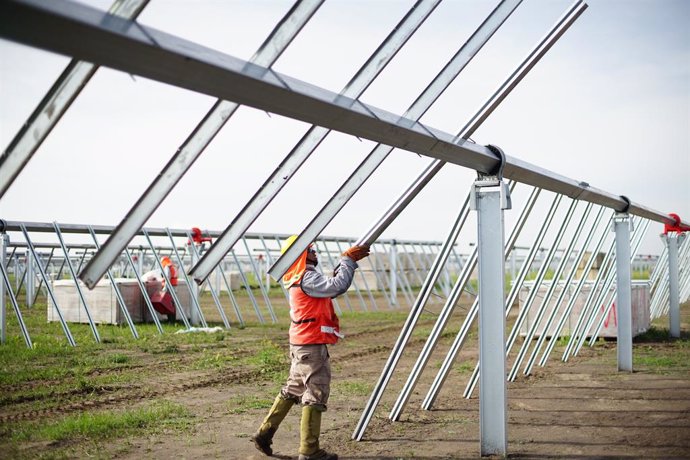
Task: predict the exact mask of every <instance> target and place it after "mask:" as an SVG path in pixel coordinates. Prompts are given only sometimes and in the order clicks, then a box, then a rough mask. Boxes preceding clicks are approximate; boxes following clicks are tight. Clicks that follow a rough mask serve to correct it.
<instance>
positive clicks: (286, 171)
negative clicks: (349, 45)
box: [191, 0, 440, 281]
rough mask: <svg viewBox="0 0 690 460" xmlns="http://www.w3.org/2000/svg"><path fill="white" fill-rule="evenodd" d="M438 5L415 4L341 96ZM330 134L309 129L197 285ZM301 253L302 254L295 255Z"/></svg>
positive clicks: (431, 1)
mask: <svg viewBox="0 0 690 460" xmlns="http://www.w3.org/2000/svg"><path fill="white" fill-rule="evenodd" d="M439 3H440V0H419V1H417V2H416V3H415V5H414V6H413V7H412V8H411V9H410V11H409V12H408V13H407V14H406V15H405V17H404V18H403V19H402V20H401V21H400V22H399V23H398V25H397V26H396V27H395V28H394V29H393V31H392V32H391V33H390V34H389V35H388V36H387V37H386V39H385V40H384V41H383V42H382V43H381V45H379V47H378V48H377V49H376V50H375V51H374V53H373V54H372V55H371V56H370V57H369V59H367V61H366V62H365V63H364V65H363V66H362V67H361V68H360V69H359V70H358V71H357V73H355V75H354V76H353V77H352V79H351V80H350V81H349V82H348V83H347V85H345V88H343V90H342V91H341V92H340V95H341V96H342V97H347V98H352V99H357V98H359V97H360V96H361V95H362V93H364V91H365V90H366V89H367V88H368V87H369V85H371V83H372V82H373V81H374V80H375V79H376V78H377V77H378V76H379V74H380V73H381V72H382V71H383V69H385V68H386V66H387V65H388V63H389V62H390V61H391V60H392V59H393V57H394V56H395V55H396V54H397V53H398V51H399V50H400V49H401V48H402V47H403V46H404V45H405V43H407V41H408V39H409V38H410V37H411V36H412V35H413V34H414V33H415V32H416V31H417V29H418V28H419V26H420V25H421V24H422V23H423V22H424V21H425V20H426V19H427V18H428V17H429V15H430V14H431V13H432V12H433V11H434V9H435V8H436V6H438V4H439ZM329 133H330V130H329V129H327V128H323V127H321V126H316V125H315V126H312V127H311V128H310V129H309V131H307V133H306V134H305V135H304V136H303V137H302V139H300V141H299V142H298V143H297V145H295V147H293V148H292V150H291V151H290V153H288V155H287V156H286V157H285V158H284V159H283V161H282V162H281V163H280V165H279V166H278V167H277V168H276V169H275V170H274V171H273V172H272V173H271V175H270V176H269V178H268V179H267V180H266V181H265V182H264V183H263V185H262V186H261V187H260V188H259V190H258V191H257V192H256V193H255V194H254V196H253V197H252V198H251V199H250V200H249V202H247V204H245V206H244V207H243V208H242V210H241V211H240V212H239V214H237V216H235V218H234V219H233V221H232V222H231V223H230V225H228V227H227V228H226V229H225V230H224V231H223V233H222V234H221V236H220V237H219V238H218V239H217V240H216V243H215V244H214V245H213V246H212V247H211V248H210V249H209V251H208V252H207V253H206V254H204V257H203V258H202V260H201V261H199V263H198V264H197V266H195V267H193V268H192V270H191V273H192V275H193V276H194V278H195V279H196V280H197V281H199V280H202V279H204V278H206V276H208V273H209V270H210V268H211V267H212V266H213V265H214V263H217V262H218V261H220V260H221V259H222V258H223V257H224V256H225V254H226V253H227V252H228V251H229V250H230V249H231V248H232V247H233V246H234V245H235V243H237V241H238V240H239V239H240V237H241V236H242V235H243V234H244V233H245V232H246V231H247V229H248V228H249V226H250V225H251V224H252V223H253V222H254V221H255V220H256V219H257V217H258V216H259V215H260V214H261V213H262V212H263V211H264V209H266V207H267V206H268V205H269V203H270V202H271V201H272V200H273V198H275V196H276V195H277V194H278V193H279V192H280V190H282V188H283V187H284V186H285V184H286V183H287V182H288V181H289V180H290V179H291V178H292V176H293V175H294V174H295V173H296V172H297V170H298V169H299V168H300V167H301V166H302V165H303V164H304V162H305V161H306V160H307V159H308V158H309V157H310V156H311V154H312V153H313V152H314V151H315V150H316V148H317V147H318V146H319V145H320V144H321V142H322V141H323V140H324V139H325V138H326V136H328V134H329ZM314 239H316V237H314V238H312V239H311V240H309V242H308V244H311V243H312V242H313V241H314ZM295 243H297V242H295ZM295 243H293V246H295ZM308 244H307V245H308ZM305 248H306V246H304V248H302V251H303V250H304V249H305ZM300 253H301V251H300V252H299V253H298V254H300ZM279 259H280V258H279ZM288 268H289V267H288ZM281 276H282V273H281ZM274 278H275V279H279V278H280V276H274Z"/></svg>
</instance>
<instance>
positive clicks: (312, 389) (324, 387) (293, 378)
mask: <svg viewBox="0 0 690 460" xmlns="http://www.w3.org/2000/svg"><path fill="white" fill-rule="evenodd" d="M290 359H291V360H292V364H291V365H290V375H289V376H288V379H287V383H286V384H285V386H284V387H283V388H282V389H281V391H280V393H281V395H282V396H283V397H284V398H289V399H296V400H298V401H300V402H301V403H302V404H304V405H313V406H322V407H323V410H326V403H327V402H328V396H329V394H330V391H331V362H330V357H329V355H328V347H327V346H326V345H290Z"/></svg>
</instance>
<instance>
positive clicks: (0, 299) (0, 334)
mask: <svg viewBox="0 0 690 460" xmlns="http://www.w3.org/2000/svg"><path fill="white" fill-rule="evenodd" d="M0 225H4V223H3V222H1V221H0ZM9 244H10V236H9V235H8V234H7V233H5V230H4V229H0V266H2V269H3V270H5V267H7V259H6V257H7V247H8V246H9ZM9 281H10V280H9V277H8V278H7V283H8V286H7V290H9V291H10V292H12V286H10V285H9ZM5 297H6V295H5V283H4V282H2V283H0V343H5V340H6V338H7V311H6V309H5V305H6V302H5V300H6V299H5Z"/></svg>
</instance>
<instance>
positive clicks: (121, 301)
mask: <svg viewBox="0 0 690 460" xmlns="http://www.w3.org/2000/svg"><path fill="white" fill-rule="evenodd" d="M55 225H56V226H57V224H55ZM89 231H90V233H91V238H93V243H94V245H95V247H96V250H98V247H99V244H98V239H97V238H96V234H95V233H94V231H93V228H90V227H89ZM126 250H127V249H125V251H126ZM106 273H107V275H108V279H109V280H110V283H111V286H112V287H113V290H114V291H115V297H117V300H118V303H119V305H120V311H121V312H122V316H124V318H125V321H126V322H127V326H129V330H130V331H131V332H132V336H133V337H134V338H135V339H138V338H139V333H138V332H137V328H136V327H135V326H134V322H133V321H132V317H131V316H130V314H129V310H128V309H127V304H126V303H125V298H124V296H123V295H122V292H121V291H120V288H119V287H118V285H117V283H116V282H115V277H114V276H113V273H112V271H111V270H110V269H108V271H107V272H106Z"/></svg>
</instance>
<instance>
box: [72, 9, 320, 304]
mask: <svg viewBox="0 0 690 460" xmlns="http://www.w3.org/2000/svg"><path fill="white" fill-rule="evenodd" d="M322 3H323V0H300V1H297V2H296V3H295V5H294V6H293V7H292V8H291V9H290V11H289V12H288V13H287V14H286V15H285V17H283V19H282V20H281V21H280V22H279V23H278V25H277V26H276V27H275V28H274V29H273V31H272V32H271V34H270V35H269V37H268V38H267V39H266V41H265V42H264V43H263V44H262V45H261V47H260V48H259V49H258V50H257V52H256V53H255V54H254V56H252V58H251V60H250V62H251V63H253V64H256V65H260V66H264V67H269V68H270V67H271V65H273V63H275V61H276V60H277V59H278V58H279V57H280V55H281V54H282V53H283V51H285V49H287V47H288V46H289V44H290V43H291V42H292V40H293V39H294V38H295V37H296V36H297V34H298V33H299V31H300V30H302V28H303V27H304V25H305V24H306V23H307V22H308V21H309V19H310V18H311V17H312V16H313V14H314V13H315V12H316V10H318V8H319V7H320V6H321V4H322ZM201 75H203V74H201ZM197 78H198V77H197ZM223 99H226V98H222V97H220V98H219V99H218V100H217V101H216V103H215V104H214V105H213V107H211V109H210V110H209V112H208V113H207V114H206V115H205V116H204V118H203V120H201V122H200V123H199V124H198V125H197V127H196V128H195V129H194V131H193V132H192V133H191V134H190V135H189V137H188V138H187V139H186V140H185V141H184V143H183V144H182V145H181V146H180V147H179V148H178V149H177V151H176V153H175V154H174V155H173V157H172V158H171V159H170V161H169V162H168V163H167V164H166V165H165V167H164V168H163V170H162V171H161V172H160V173H159V174H158V175H157V176H156V177H155V179H154V180H153V182H152V183H151V185H149V187H148V188H147V190H146V191H145V192H144V194H143V195H142V196H141V197H140V198H139V200H138V201H137V202H136V203H135V204H134V206H133V207H132V209H130V211H129V212H128V213H127V215H126V216H125V218H124V219H123V220H122V222H120V224H119V225H118V226H117V228H116V229H115V231H114V232H113V234H112V235H111V237H110V238H109V239H108V240H107V241H106V242H105V244H104V245H103V248H102V249H101V250H100V251H98V253H97V254H96V255H95V256H94V258H93V259H92V260H91V261H90V262H89V264H88V265H87V267H86V269H85V270H84V272H83V273H82V275H81V276H82V279H83V280H84V282H85V283H86V284H87V285H88V286H89V287H93V286H92V285H93V284H95V282H96V281H97V280H98V279H99V278H100V277H101V276H103V273H104V272H105V269H106V268H107V267H108V266H110V265H111V264H112V262H113V261H114V260H115V258H116V257H117V256H118V255H119V254H120V253H121V252H122V250H123V249H124V247H125V246H126V245H127V243H129V241H131V240H132V238H133V237H134V235H135V234H136V232H137V231H138V230H139V229H140V228H141V227H142V226H143V225H144V224H145V223H146V220H147V219H148V218H149V217H151V215H152V214H153V213H154V211H155V210H156V208H158V206H159V205H160V204H161V203H162V202H163V200H164V199H165V197H166V196H168V194H169V193H170V192H171V191H172V189H173V188H174V187H175V185H177V183H178V182H179V181H180V179H182V177H183V176H184V174H185V173H186V172H187V171H188V170H189V168H190V167H191V166H192V164H194V162H195V161H196V159H197V158H199V156H200V155H201V153H203V151H204V150H205V149H206V147H207V146H208V145H209V144H210V143H211V141H212V140H213V138H214V137H215V136H216V135H217V134H218V132H220V130H221V129H222V128H223V126H225V123H226V122H227V121H228V120H229V119H230V117H232V116H233V115H234V113H235V112H236V111H237V109H238V108H239V104H238V103H237V102H230V101H229V100H223ZM218 262H219V261H217V262H216V263H213V264H212V265H211V267H210V268H209V273H210V271H211V270H212V269H213V267H215V266H216V265H217V264H218ZM269 308H270V307H269Z"/></svg>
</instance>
